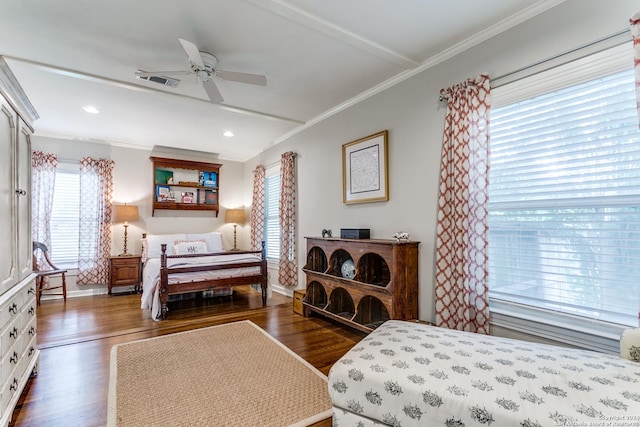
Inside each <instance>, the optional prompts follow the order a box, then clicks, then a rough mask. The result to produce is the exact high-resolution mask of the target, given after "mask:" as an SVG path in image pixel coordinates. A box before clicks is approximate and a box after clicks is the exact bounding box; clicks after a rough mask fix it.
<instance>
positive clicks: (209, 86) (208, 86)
mask: <svg viewBox="0 0 640 427" xmlns="http://www.w3.org/2000/svg"><path fill="white" fill-rule="evenodd" d="M202 85H203V86H204V90H205V91H206V92H207V95H208V96H209V100H210V101H211V102H215V103H217V104H221V103H222V101H224V98H223V97H222V94H221V93H220V91H219V90H218V86H216V84H215V83H214V81H213V80H207V81H204V82H202Z"/></svg>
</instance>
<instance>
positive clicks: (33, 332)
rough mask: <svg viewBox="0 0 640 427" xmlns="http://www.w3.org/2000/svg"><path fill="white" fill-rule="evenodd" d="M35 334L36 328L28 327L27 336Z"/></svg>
mask: <svg viewBox="0 0 640 427" xmlns="http://www.w3.org/2000/svg"><path fill="white" fill-rule="evenodd" d="M35 334H36V328H35V327H33V326H32V327H30V328H29V335H31V336H34V335H35Z"/></svg>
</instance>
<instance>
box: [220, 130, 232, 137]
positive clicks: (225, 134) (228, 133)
mask: <svg viewBox="0 0 640 427" xmlns="http://www.w3.org/2000/svg"><path fill="white" fill-rule="evenodd" d="M222 135H224V136H226V137H228V138H231V137H232V136H233V135H234V134H233V132H231V131H230V130H227V131H224V133H223V134H222Z"/></svg>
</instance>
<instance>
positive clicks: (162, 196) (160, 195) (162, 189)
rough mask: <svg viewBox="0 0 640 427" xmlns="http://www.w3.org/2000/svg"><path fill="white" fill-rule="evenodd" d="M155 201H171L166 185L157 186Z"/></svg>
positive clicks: (168, 188)
mask: <svg viewBox="0 0 640 427" xmlns="http://www.w3.org/2000/svg"><path fill="white" fill-rule="evenodd" d="M156 201H157V202H169V201H173V197H171V187H169V186H168V185H157V186H156Z"/></svg>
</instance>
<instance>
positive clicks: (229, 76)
mask: <svg viewBox="0 0 640 427" xmlns="http://www.w3.org/2000/svg"><path fill="white" fill-rule="evenodd" d="M216 75H217V76H218V77H220V78H221V79H222V80H229V81H233V82H240V83H248V84H250V85H258V86H266V85H267V78H266V77H265V76H263V75H260V74H248V73H237V72H235V71H218V70H216Z"/></svg>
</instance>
